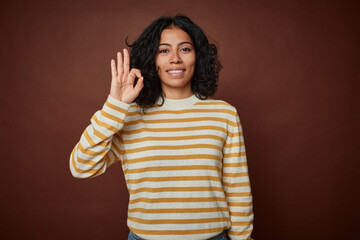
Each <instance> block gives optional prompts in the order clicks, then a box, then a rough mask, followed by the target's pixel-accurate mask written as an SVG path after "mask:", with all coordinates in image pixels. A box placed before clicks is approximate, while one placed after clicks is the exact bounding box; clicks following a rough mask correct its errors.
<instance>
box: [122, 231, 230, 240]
mask: <svg viewBox="0 0 360 240" xmlns="http://www.w3.org/2000/svg"><path fill="white" fill-rule="evenodd" d="M128 240H144V239H142V238H141V237H139V236H137V235H135V233H133V232H132V231H130V232H129V238H128ZM169 240H170V239H169ZM209 240H228V238H227V235H226V231H223V232H222V233H220V234H219V235H216V236H215V237H212V238H209Z"/></svg>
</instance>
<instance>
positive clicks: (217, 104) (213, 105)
mask: <svg viewBox="0 0 360 240" xmlns="http://www.w3.org/2000/svg"><path fill="white" fill-rule="evenodd" d="M196 105H197V106H202V107H206V108H209V109H223V110H225V111H227V112H232V113H233V115H237V110H236V108H235V107H234V106H233V105H231V104H230V103H228V102H226V101H224V100H220V99H214V98H208V99H205V100H200V101H199V102H197V103H196Z"/></svg>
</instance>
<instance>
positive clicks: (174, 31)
mask: <svg viewBox="0 0 360 240" xmlns="http://www.w3.org/2000/svg"><path fill="white" fill-rule="evenodd" d="M181 42H190V43H193V41H192V39H191V37H190V35H189V34H188V33H187V32H185V31H184V30H182V29H181V28H179V27H175V26H174V27H171V28H166V29H164V30H163V31H162V32H161V36H160V43H169V44H177V43H181Z"/></svg>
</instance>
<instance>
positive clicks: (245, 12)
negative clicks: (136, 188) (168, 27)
mask: <svg viewBox="0 0 360 240" xmlns="http://www.w3.org/2000/svg"><path fill="white" fill-rule="evenodd" d="M0 8H1V10H0V31H1V37H0V44H1V51H0V56H1V62H0V69H1V71H0V79H1V96H0V98H1V117H0V120H1V130H0V131H1V145H0V146H1V174H0V187H1V202H0V204H1V205H0V211H1V212H0V214H1V221H0V238H1V239H23V240H24V239H69V240H72V239H88V240H92V239H94V240H95V239H119V240H125V239H127V238H126V235H127V233H128V229H127V227H126V212H127V200H128V193H127V189H126V186H125V183H124V179H123V175H122V171H121V167H120V165H119V164H116V165H114V166H113V167H111V168H110V169H108V171H107V172H106V173H105V174H104V175H102V176H100V177H97V178H93V179H87V180H78V179H75V178H73V177H72V176H71V174H70V171H69V163H68V161H69V156H70V153H71V151H72V148H73V147H74V145H75V144H76V142H78V141H79V138H80V135H81V133H82V131H83V130H84V129H85V127H86V126H87V125H88V124H90V118H91V116H92V115H93V114H94V113H95V111H96V110H98V109H100V108H101V107H102V105H103V103H104V102H105V100H106V97H107V95H108V93H109V89H110V59H111V58H114V57H115V54H116V51H118V50H121V49H122V48H123V47H124V46H125V45H124V40H125V38H126V37H129V40H130V42H132V41H133V40H135V39H136V37H137V36H139V34H140V33H141V31H142V30H143V29H144V28H145V27H146V26H147V25H148V24H149V23H150V22H152V21H153V20H154V19H156V18H158V17H159V16H162V15H174V14H176V13H182V14H185V15H188V16H189V17H190V18H192V19H193V20H194V21H195V22H196V23H198V24H199V25H200V26H201V27H202V28H203V29H204V31H205V33H206V34H207V36H208V37H209V39H210V40H211V41H214V40H216V41H217V43H218V44H219V54H220V58H221V60H222V64H223V65H224V69H223V70H222V72H221V76H220V83H219V84H220V85H219V89H218V92H217V94H216V95H215V97H216V98H218V99H223V100H226V101H228V102H230V103H231V104H233V105H234V106H236V108H237V109H238V112H239V115H240V118H241V121H242V125H243V128H244V134H245V143H246V148H247V156H248V165H249V172H250V178H251V186H252V191H253V196H254V212H255V222H254V226H255V229H254V233H253V237H254V238H255V239H256V240H273V239H274V240H275V239H276V240H288V239H290V240H298V239H299V240H300V239H301V240H302V239H310V238H311V239H318V240H322V239H323V240H325V239H327V240H329V239H355V238H356V237H355V236H358V233H357V232H358V227H357V225H358V218H359V214H360V213H359V207H358V205H359V202H360V198H359V180H358V176H359V160H360V158H359V146H360V141H359V137H360V128H359V123H360V116H359V83H358V82H359V80H360V70H359V69H360V67H359V57H360V54H359V53H360V49H359V46H360V37H359V29H360V28H359V26H360V24H359V20H360V4H359V1H357V0H353V1H346V0H345V1H341V0H338V1H334V0H328V1H325V0H324V1H301V0H282V1H277V0H274V1H270V0H269V1H266V0H257V1H255V0H253V1H251V0H240V1H215V0H208V1H185V0H183V1H169V0H167V1H166V0H161V1H145V0H140V1H136V0H124V1H119V0H117V1H115V0H106V1H100V0H99V1H90V0H88V1H75V0H74V1H68V0H66V1H39V0H33V1H25V0H24V1H1V5H0Z"/></svg>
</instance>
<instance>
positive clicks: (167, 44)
mask: <svg viewBox="0 0 360 240" xmlns="http://www.w3.org/2000/svg"><path fill="white" fill-rule="evenodd" d="M182 44H190V45H191V46H193V44H192V43H191V42H186V41H185V42H181V43H179V44H178V46H180V45H182ZM162 45H166V46H171V44H169V43H160V44H159V46H162Z"/></svg>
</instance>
